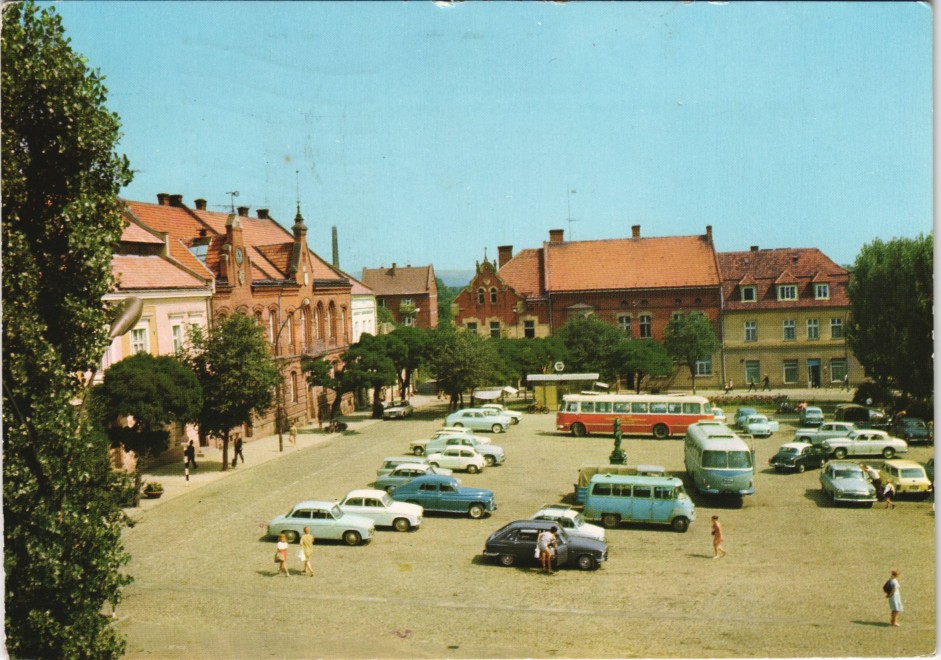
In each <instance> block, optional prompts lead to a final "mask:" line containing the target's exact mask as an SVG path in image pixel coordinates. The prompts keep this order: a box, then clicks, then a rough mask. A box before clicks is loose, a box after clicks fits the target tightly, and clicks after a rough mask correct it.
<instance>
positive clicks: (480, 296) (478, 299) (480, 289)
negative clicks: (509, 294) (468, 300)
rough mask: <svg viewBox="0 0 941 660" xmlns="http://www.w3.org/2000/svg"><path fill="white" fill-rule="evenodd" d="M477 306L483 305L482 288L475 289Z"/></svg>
mask: <svg viewBox="0 0 941 660" xmlns="http://www.w3.org/2000/svg"><path fill="white" fill-rule="evenodd" d="M477 304H478V305H483V304H484V290H483V287H481V288H479V289H477Z"/></svg>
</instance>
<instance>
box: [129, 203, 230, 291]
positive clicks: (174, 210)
mask: <svg viewBox="0 0 941 660" xmlns="http://www.w3.org/2000/svg"><path fill="white" fill-rule="evenodd" d="M124 203H125V205H126V206H127V208H128V210H129V211H130V212H131V214H132V215H133V216H134V217H135V218H137V219H138V220H139V221H140V222H141V223H143V224H144V225H146V226H147V227H150V228H152V229H156V230H157V231H163V232H167V233H169V234H170V239H171V240H170V254H171V256H173V258H174V259H176V260H177V261H179V262H180V263H181V264H183V265H184V266H186V267H187V268H189V269H191V270H193V271H195V272H207V268H209V269H210V272H207V275H209V274H211V267H209V266H208V264H207V265H204V264H203V262H202V261H200V260H199V259H197V258H196V257H195V256H194V255H193V253H192V252H190V251H189V249H188V248H187V246H186V245H184V244H183V242H182V241H183V240H186V239H192V238H196V237H198V236H199V233H200V231H201V230H205V231H207V232H208V231H209V228H208V227H207V226H205V225H203V224H202V223H200V222H199V221H198V220H196V219H195V218H193V216H191V215H190V214H189V213H188V212H187V211H186V209H183V208H178V207H175V206H162V205H159V204H145V203H144V202H133V201H130V200H125V201H124Z"/></svg>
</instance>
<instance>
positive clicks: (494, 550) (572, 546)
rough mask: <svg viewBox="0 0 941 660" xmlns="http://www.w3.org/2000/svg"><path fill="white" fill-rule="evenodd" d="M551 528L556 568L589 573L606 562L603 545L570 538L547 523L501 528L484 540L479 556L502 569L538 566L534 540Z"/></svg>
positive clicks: (517, 523)
mask: <svg viewBox="0 0 941 660" xmlns="http://www.w3.org/2000/svg"><path fill="white" fill-rule="evenodd" d="M553 528H554V529H555V530H556V532H555V535H556V541H557V543H558V545H557V546H556V554H555V564H556V566H558V567H562V566H573V565H574V566H577V567H578V568H580V569H582V570H583V571H591V570H594V569H596V568H598V567H600V566H601V564H602V563H604V562H605V561H607V560H608V544H607V543H605V542H604V541H599V540H597V539H590V538H586V537H584V536H571V535H570V534H568V533H567V532H566V531H565V530H563V529H559V526H558V525H557V524H556V523H555V522H554V521H551V520H517V521H515V522H511V523H509V524H507V525H504V526H503V527H501V528H500V529H498V530H497V531H495V532H494V533H493V534H491V535H490V538H488V539H487V542H486V543H485V544H484V552H483V554H484V556H485V557H495V558H496V559H497V560H498V561H499V562H500V564H502V565H503V566H513V565H514V564H516V563H523V562H527V563H535V562H538V561H539V559H538V558H537V556H536V539H537V538H538V537H539V534H540V533H541V532H543V531H544V530H547V529H548V530H551V529H553Z"/></svg>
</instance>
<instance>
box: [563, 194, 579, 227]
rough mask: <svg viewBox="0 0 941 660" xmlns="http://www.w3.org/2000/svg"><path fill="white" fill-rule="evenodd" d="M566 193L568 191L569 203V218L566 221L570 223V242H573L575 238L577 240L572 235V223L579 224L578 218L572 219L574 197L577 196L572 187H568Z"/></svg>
mask: <svg viewBox="0 0 941 660" xmlns="http://www.w3.org/2000/svg"><path fill="white" fill-rule="evenodd" d="M566 191H567V195H566V197H567V203H568V217H567V218H566V221H567V222H568V223H569V240H572V239H573V238H575V235H574V234H573V233H572V223H573V222H578V220H577V219H576V218H573V217H572V195H574V194H575V191H574V190H572V187H571V186H568V187H567V188H566Z"/></svg>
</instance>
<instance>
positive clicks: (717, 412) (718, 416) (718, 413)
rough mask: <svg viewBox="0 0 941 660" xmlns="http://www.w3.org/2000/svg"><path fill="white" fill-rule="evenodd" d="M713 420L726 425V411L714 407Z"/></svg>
mask: <svg viewBox="0 0 941 660" xmlns="http://www.w3.org/2000/svg"><path fill="white" fill-rule="evenodd" d="M712 418H713V419H714V420H715V421H717V422H719V423H720V424H725V423H726V422H727V421H728V419H726V416H725V411H724V410H722V408H716V407H715V406H713V407H712Z"/></svg>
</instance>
